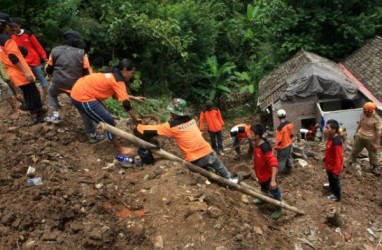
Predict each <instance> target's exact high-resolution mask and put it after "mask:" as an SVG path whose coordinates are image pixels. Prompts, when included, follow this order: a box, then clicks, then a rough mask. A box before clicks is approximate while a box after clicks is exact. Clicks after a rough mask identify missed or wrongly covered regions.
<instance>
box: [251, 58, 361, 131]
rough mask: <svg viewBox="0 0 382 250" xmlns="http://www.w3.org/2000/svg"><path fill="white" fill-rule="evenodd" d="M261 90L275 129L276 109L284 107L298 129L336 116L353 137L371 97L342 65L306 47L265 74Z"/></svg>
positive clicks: (261, 99) (261, 103)
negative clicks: (362, 90) (364, 105)
mask: <svg viewBox="0 0 382 250" xmlns="http://www.w3.org/2000/svg"><path fill="white" fill-rule="evenodd" d="M259 90H260V96H259V99H258V106H259V108H260V109H261V110H262V111H266V113H268V119H267V120H268V125H270V126H272V127H273V128H275V127H276V126H277V124H278V118H277V116H276V112H277V110H279V109H285V110H286V112H287V119H288V120H289V121H290V122H292V123H293V124H294V126H295V129H296V131H298V130H299V129H300V128H307V129H310V128H313V127H314V126H315V124H320V126H321V127H323V126H324V124H325V121H327V120H329V119H336V120H337V121H338V122H340V123H342V124H343V126H344V127H346V128H347V132H348V135H350V136H352V135H353V134H354V133H355V130H356V128H357V122H358V120H359V117H360V115H361V113H362V107H363V104H364V103H365V102H367V101H368V100H369V98H368V97H366V96H365V95H364V94H363V93H361V92H360V91H359V85H357V83H355V82H354V79H352V78H351V77H350V75H349V76H348V75H346V74H345V73H344V70H343V69H342V68H341V65H340V64H337V63H335V62H333V61H330V60H328V59H326V58H324V57H321V56H318V55H316V54H314V53H310V52H307V51H303V50H301V51H300V52H298V53H297V54H296V55H294V56H293V57H292V58H291V59H290V60H288V61H287V62H285V63H283V64H282V65H280V66H279V67H278V68H277V69H275V70H273V71H272V72H271V73H269V74H268V75H267V76H265V77H264V78H263V79H262V80H261V81H260V83H259Z"/></svg>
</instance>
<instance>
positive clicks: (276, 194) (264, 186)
mask: <svg viewBox="0 0 382 250" xmlns="http://www.w3.org/2000/svg"><path fill="white" fill-rule="evenodd" d="M260 187H261V192H263V193H264V194H269V193H271V195H272V196H273V198H274V199H275V200H279V201H280V200H281V192H280V189H279V187H278V186H277V187H276V188H275V189H271V179H269V180H267V181H266V182H264V183H260Z"/></svg>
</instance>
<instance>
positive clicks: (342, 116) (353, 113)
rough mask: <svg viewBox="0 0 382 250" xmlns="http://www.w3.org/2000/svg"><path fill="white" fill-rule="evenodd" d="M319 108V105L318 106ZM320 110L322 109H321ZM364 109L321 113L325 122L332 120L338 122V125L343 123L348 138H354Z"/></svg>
mask: <svg viewBox="0 0 382 250" xmlns="http://www.w3.org/2000/svg"><path fill="white" fill-rule="evenodd" d="M317 106H318V108H319V105H317ZM319 109H320V108H319ZM362 111H363V109H362V108H357V109H347V110H337V111H330V112H322V111H321V110H320V112H321V115H322V117H323V118H324V121H325V122H327V121H328V120H330V119H334V120H337V121H338V123H342V124H343V126H344V127H345V128H346V132H347V135H348V138H353V136H354V134H355V131H356V129H357V127H358V122H359V118H360V117H361V114H362Z"/></svg>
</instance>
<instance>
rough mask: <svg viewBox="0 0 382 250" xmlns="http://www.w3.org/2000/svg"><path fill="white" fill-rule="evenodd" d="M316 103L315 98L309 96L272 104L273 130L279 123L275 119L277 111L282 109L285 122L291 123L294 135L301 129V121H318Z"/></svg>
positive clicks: (276, 118)
mask: <svg viewBox="0 0 382 250" xmlns="http://www.w3.org/2000/svg"><path fill="white" fill-rule="evenodd" d="M317 101H318V99H317V97H316V96H310V97H306V98H297V99H296V100H295V101H282V100H279V101H277V102H275V103H274V104H273V107H272V110H273V112H272V116H273V124H274V126H275V127H274V130H276V128H277V126H278V124H279V123H280V122H279V118H278V117H277V110H279V109H284V110H285V111H286V113H287V120H288V121H290V122H291V123H293V125H294V128H295V133H296V132H297V131H298V130H299V129H300V128H301V120H303V119H312V118H313V119H316V120H317V122H319V121H320V116H318V117H317V111H316V110H317V108H316V102H317Z"/></svg>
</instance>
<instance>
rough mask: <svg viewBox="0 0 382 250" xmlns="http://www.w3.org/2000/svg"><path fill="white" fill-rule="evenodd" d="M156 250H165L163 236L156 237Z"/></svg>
mask: <svg viewBox="0 0 382 250" xmlns="http://www.w3.org/2000/svg"><path fill="white" fill-rule="evenodd" d="M154 248H155V249H162V248H163V237H162V236H161V235H158V236H156V237H155V239H154Z"/></svg>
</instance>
